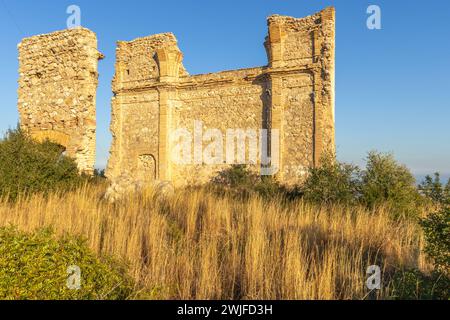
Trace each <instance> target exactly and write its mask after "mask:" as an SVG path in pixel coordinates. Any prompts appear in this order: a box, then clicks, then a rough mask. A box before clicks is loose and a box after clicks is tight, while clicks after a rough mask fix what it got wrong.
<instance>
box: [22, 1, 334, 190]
mask: <svg viewBox="0 0 450 320" xmlns="http://www.w3.org/2000/svg"><path fill="white" fill-rule="evenodd" d="M268 29H269V32H268V33H269V34H268V37H267V38H266V41H265V48H266V51H267V55H268V65H267V66H262V67H255V68H248V69H241V70H235V71H224V72H218V73H212V74H202V75H193V76H190V75H189V74H188V73H187V72H186V70H185V68H184V66H183V54H182V53H181V51H180V49H179V48H178V45H177V40H176V38H175V36H174V35H173V34H171V33H164V34H157V35H152V36H149V37H144V38H139V39H136V40H133V41H130V42H123V41H120V42H118V45H117V50H116V55H117V57H116V73H115V76H114V79H113V82H112V90H113V92H114V97H113V99H112V119H111V132H112V136H113V141H112V146H111V152H110V153H111V155H110V159H109V161H108V167H107V176H108V178H110V179H111V180H112V181H115V180H120V179H125V180H128V181H135V182H140V183H144V184H147V183H153V182H154V181H170V182H172V183H173V184H174V185H180V186H182V185H187V184H191V185H192V184H198V183H203V182H207V181H209V180H210V179H211V178H212V177H213V176H214V175H216V173H217V172H218V171H220V170H222V169H224V168H226V167H228V166H229V165H230V163H229V161H222V162H215V163H214V164H211V163H208V162H207V161H206V160H205V158H204V157H203V156H202V151H203V148H205V147H207V146H208V144H209V143H210V141H209V140H211V139H210V138H212V137H211V136H208V137H205V136H200V138H199V139H200V149H201V150H200V156H198V154H199V153H198V151H199V150H198V148H199V146H198V145H196V144H195V138H196V132H198V130H200V132H202V133H205V132H208V130H209V131H210V132H211V130H212V132H215V133H218V134H219V136H220V133H222V134H223V136H227V137H228V133H229V132H230V130H233V129H238V128H241V129H244V130H247V131H244V132H250V131H251V130H252V129H253V130H254V131H255V132H258V130H260V129H266V130H267V131H268V132H269V133H273V132H275V131H276V132H278V133H279V137H278V138H277V139H274V138H273V137H272V138H271V139H272V141H270V143H268V144H269V146H270V147H269V150H268V152H269V154H270V156H271V158H272V162H274V157H276V161H275V162H276V168H277V170H276V176H277V178H278V180H279V181H280V182H282V183H285V184H288V185H289V184H293V183H296V182H299V181H301V180H302V179H303V178H304V174H305V172H306V170H307V168H309V167H312V166H315V165H317V164H318V162H319V161H320V158H321V156H322V155H323V154H324V153H326V152H333V151H334V148H335V142H334V68H335V66H334V60H335V54H334V51H335V40H334V39H335V12H334V9H333V8H327V9H325V10H323V11H321V12H319V13H316V14H314V15H312V16H309V17H306V18H302V19H296V18H291V17H286V16H278V15H274V16H271V17H269V18H268ZM19 53H20V58H19V60H20V80H19V85H20V88H19V111H20V114H21V126H22V128H23V129H24V130H26V131H27V132H30V133H31V135H32V136H33V137H35V138H36V139H40V140H41V139H46V138H49V139H51V140H53V141H56V142H57V143H60V144H61V145H63V146H65V147H66V149H67V152H68V154H69V155H71V156H73V157H74V158H75V159H76V161H77V163H78V165H79V168H80V169H81V170H83V171H88V172H89V171H92V169H93V165H94V150H95V91H96V87H97V61H98V60H99V59H100V58H102V56H101V54H100V53H99V52H98V51H97V46H96V38H95V35H94V34H93V33H92V32H90V31H88V30H86V29H72V30H66V31H61V32H56V33H52V34H49V35H43V36H37V37H32V38H28V39H25V40H23V41H22V43H21V44H20V45H19ZM180 129H182V130H185V132H192V136H193V140H192V141H190V140H188V146H187V150H188V151H192V152H193V157H190V159H191V160H192V161H191V162H186V163H179V162H176V161H174V157H173V149H174V145H176V144H177V143H178V141H177V140H175V139H174V132H177V131H179V130H180ZM196 130H197V131H196ZM248 130H250V131H248ZM192 136H191V137H192ZM269 136H271V135H270V134H269ZM197 138H198V137H197ZM245 138H247V140H244V141H248V142H249V143H247V144H246V145H244V146H239V145H237V149H236V150H235V149H234V148H233V150H231V151H230V150H223V148H225V146H224V145H223V144H220V143H219V144H216V150H215V152H217V148H219V149H222V150H220V151H221V152H222V151H223V153H224V154H227V155H228V154H230V152H231V153H238V152H244V153H245V155H246V156H247V157H248V156H249V155H250V154H251V153H252V150H250V149H251V148H250V145H251V144H252V142H251V141H250V140H251V139H252V138H254V137H252V136H251V135H249V136H247V137H245ZM269 140H270V139H269ZM197 142H198V140H197ZM216 142H217V141H216ZM185 144H186V142H185ZM240 147H241V150H239V148H240ZM242 148H244V150H242ZM274 150H276V152H275V151H274ZM196 151H197V153H196ZM258 152H259V153H261V152H262V151H261V150H259V151H258ZM235 158H236V157H235ZM227 159H228V157H227ZM258 159H260V157H258ZM238 162H239V161H237V163H238ZM269 165H270V164H269ZM272 165H273V163H272ZM251 167H252V168H253V169H254V170H257V171H258V170H262V168H263V164H262V163H261V162H260V161H257V162H252V163H251Z"/></svg>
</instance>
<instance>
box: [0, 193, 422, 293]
mask: <svg viewBox="0 0 450 320" xmlns="http://www.w3.org/2000/svg"><path fill="white" fill-rule="evenodd" d="M103 192H104V187H102V186H90V185H86V186H85V187H84V188H81V189H79V190H77V191H72V192H70V193H68V194H64V195H62V194H61V195H59V194H57V193H52V194H50V195H49V196H47V197H44V196H42V195H32V196H29V197H27V198H22V199H20V200H19V201H17V202H15V203H11V202H6V201H0V226H7V225H15V226H19V228H20V229H21V230H24V231H34V230H38V229H40V228H42V227H48V226H52V227H53V229H54V230H55V232H56V234H57V235H61V236H62V235H64V234H66V233H69V234H73V235H81V236H84V237H85V238H86V239H87V244H88V246H89V247H90V248H91V249H92V250H94V251H95V252H96V253H98V254H101V255H113V256H116V257H118V258H122V259H126V260H127V261H128V262H129V264H130V275H131V276H132V277H133V278H134V279H135V281H136V282H137V283H138V288H137V290H136V291H135V293H134V295H133V296H131V297H130V298H155V299H363V298H366V297H367V296H368V294H369V292H368V290H367V289H366V287H365V281H366V277H367V276H366V274H365V270H366V268H367V266H369V265H372V264H378V265H380V267H381V268H382V270H383V271H384V281H385V286H384V287H385V288H388V289H385V290H382V291H380V292H379V293H378V294H379V297H389V296H390V295H391V294H392V292H390V289H393V288H392V286H390V285H389V283H388V282H389V276H390V275H391V274H393V273H394V272H395V271H396V270H399V269H401V268H418V269H420V270H422V271H427V270H428V269H429V267H430V266H429V265H428V264H427V262H426V260H425V257H424V255H423V254H422V252H423V251H422V250H421V249H422V245H423V241H422V235H421V230H420V228H419V226H418V224H417V223H415V222H413V221H411V220H407V219H404V220H397V221H394V220H392V218H391V217H390V214H389V212H388V208H385V207H383V206H380V207H378V208H376V209H373V210H367V209H364V208H363V207H355V206H353V207H346V206H340V205H328V206H318V205H309V204H306V203H304V202H303V201H302V200H298V201H293V202H287V203H286V202H283V201H281V199H280V201H277V200H276V199H272V200H270V201H265V200H263V199H261V198H259V197H258V196H256V195H255V196H251V197H249V198H248V199H245V200H241V201H239V202H238V201H236V199H235V198H233V197H229V196H219V195H215V194H212V193H209V192H207V191H205V190H197V191H177V192H175V194H174V195H173V196H171V197H170V198H167V199H160V198H158V197H157V196H156V195H155V194H154V193H153V192H152V190H148V191H147V192H146V193H145V194H144V195H142V196H133V197H129V198H128V199H126V200H124V201H123V202H121V203H117V204H110V203H108V202H105V201H102V200H101V197H102V194H103Z"/></svg>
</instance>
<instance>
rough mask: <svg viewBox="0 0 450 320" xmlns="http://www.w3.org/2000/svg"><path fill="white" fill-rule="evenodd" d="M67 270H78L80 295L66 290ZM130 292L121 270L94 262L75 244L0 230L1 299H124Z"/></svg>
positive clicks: (112, 264) (104, 261) (47, 233)
mask: <svg viewBox="0 0 450 320" xmlns="http://www.w3.org/2000/svg"><path fill="white" fill-rule="evenodd" d="M70 266H78V267H79V268H80V270H81V283H80V289H79V290H75V289H69V287H68V286H67V281H68V279H69V275H68V267H70ZM131 291H132V282H131V280H130V278H129V277H128V276H127V275H126V273H125V269H124V268H123V266H121V265H120V264H118V263H117V262H115V261H113V260H112V259H99V258H97V257H96V256H95V255H94V254H93V253H92V252H91V251H90V250H89V249H88V248H87V246H86V244H85V242H84V241H82V240H80V239H78V238H73V237H64V238H62V239H59V240H58V239H56V238H55V236H54V235H53V234H52V233H51V232H50V231H49V230H41V231H38V232H36V233H32V234H28V233H23V232H19V231H17V229H15V228H0V299H4V300H12V299H14V300H16V299H21V300H72V299H77V300H87V299H126V298H127V297H129V295H130V294H131Z"/></svg>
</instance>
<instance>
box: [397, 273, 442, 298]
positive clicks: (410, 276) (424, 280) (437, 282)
mask: <svg viewBox="0 0 450 320" xmlns="http://www.w3.org/2000/svg"><path fill="white" fill-rule="evenodd" d="M391 286H392V298H393V299H398V300H400V299H401V300H430V299H433V300H448V299H450V292H449V288H450V278H448V277H445V276H444V275H442V274H440V273H437V272H433V273H431V274H424V273H422V272H420V271H419V270H416V269H411V270H406V271H398V272H396V273H395V274H394V276H393V278H392V281H391Z"/></svg>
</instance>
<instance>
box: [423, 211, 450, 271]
mask: <svg viewBox="0 0 450 320" xmlns="http://www.w3.org/2000/svg"><path fill="white" fill-rule="evenodd" d="M421 225H422V228H423V230H424V234H425V241H426V244H425V252H426V253H427V255H428V256H429V257H430V258H431V259H432V260H433V262H434V266H435V268H436V270H437V271H439V272H441V273H443V274H445V275H447V277H450V207H448V206H447V207H444V208H442V209H441V210H440V211H438V212H434V213H431V214H430V215H428V217H426V218H425V219H422V220H421Z"/></svg>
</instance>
